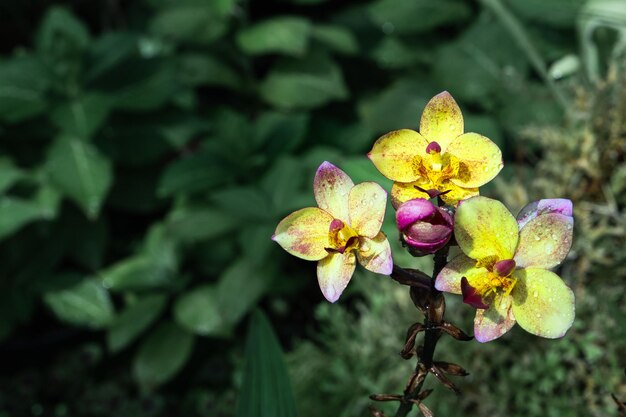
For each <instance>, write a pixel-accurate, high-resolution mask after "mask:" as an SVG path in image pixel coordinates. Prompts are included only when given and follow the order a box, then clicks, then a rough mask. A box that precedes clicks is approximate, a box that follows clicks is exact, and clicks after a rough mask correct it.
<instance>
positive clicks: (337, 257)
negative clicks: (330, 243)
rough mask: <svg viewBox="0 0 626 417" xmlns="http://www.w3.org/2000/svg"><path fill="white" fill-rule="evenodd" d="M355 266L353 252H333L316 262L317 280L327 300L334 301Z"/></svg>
mask: <svg viewBox="0 0 626 417" xmlns="http://www.w3.org/2000/svg"><path fill="white" fill-rule="evenodd" d="M355 268H356V256H355V255H354V252H344V253H339V252H334V253H331V254H329V255H328V256H327V257H326V258H324V259H322V260H321V261H319V262H318V263H317V282H318V283H319V285H320V289H321V290H322V294H324V297H325V298H326V299H327V300H328V301H330V302H331V303H334V302H335V301H337V300H338V299H339V297H340V296H341V293H342V292H343V290H345V289H346V287H347V286H348V283H349V282H350V279H351V278H352V274H353V273H354V269H355Z"/></svg>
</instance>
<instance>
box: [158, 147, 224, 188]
mask: <svg viewBox="0 0 626 417" xmlns="http://www.w3.org/2000/svg"><path fill="white" fill-rule="evenodd" d="M225 179H226V178H225V176H224V167H222V165H221V164H220V163H219V161H218V160H217V158H216V157H215V155H213V154H212V153H210V152H198V153H195V154H193V155H190V156H186V157H183V158H181V159H178V160H177V161H174V162H172V163H171V164H169V165H168V167H167V168H166V169H165V172H163V175H162V176H161V179H160V181H159V186H158V190H157V193H158V195H159V196H160V197H170V196H172V195H174V194H182V193H193V192H198V191H205V190H210V189H211V188H214V187H215V186H217V185H219V184H221V183H222V182H223V181H224V180H225Z"/></svg>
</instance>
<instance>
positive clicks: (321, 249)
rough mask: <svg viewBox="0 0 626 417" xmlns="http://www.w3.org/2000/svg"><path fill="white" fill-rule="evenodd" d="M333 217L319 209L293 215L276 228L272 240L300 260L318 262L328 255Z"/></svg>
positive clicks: (306, 209) (297, 212)
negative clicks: (329, 232)
mask: <svg viewBox="0 0 626 417" xmlns="http://www.w3.org/2000/svg"><path fill="white" fill-rule="evenodd" d="M332 221H333V216H331V215H330V214H328V213H327V212H325V211H324V210H322V209H319V208H317V207H307V208H303V209H301V210H298V211H296V212H293V213H291V214H290V215H289V216H287V217H285V218H284V219H283V220H281V222H280V223H278V226H276V231H275V232H274V235H273V236H272V240H274V241H275V242H277V243H278V244H279V245H280V246H282V248H283V249H285V250H286V251H287V252H289V253H290V254H292V255H294V256H297V257H298V258H302V259H306V260H307V261H317V260H320V259H322V258H324V257H326V256H327V255H328V252H327V251H326V249H325V248H328V247H329V246H330V243H329V241H328V231H329V229H330V224H331V223H332Z"/></svg>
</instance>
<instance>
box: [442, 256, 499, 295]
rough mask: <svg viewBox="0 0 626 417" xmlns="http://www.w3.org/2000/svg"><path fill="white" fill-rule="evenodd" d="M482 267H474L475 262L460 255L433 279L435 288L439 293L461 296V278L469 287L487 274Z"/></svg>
mask: <svg viewBox="0 0 626 417" xmlns="http://www.w3.org/2000/svg"><path fill="white" fill-rule="evenodd" d="M487 273H488V271H487V269H486V268H483V267H476V261H475V260H474V259H472V258H469V257H467V256H466V255H465V254H463V253H460V254H458V255H457V256H455V257H454V258H452V259H451V260H450V262H448V263H447V264H446V266H444V267H443V269H442V270H441V272H439V274H438V275H437V278H435V288H437V289H438V290H439V291H445V292H450V293H453V294H461V278H463V277H466V278H467V281H468V283H469V284H470V285H471V286H475V284H476V283H477V282H478V281H479V280H480V278H481V277H483V276H484V275H485V274H487Z"/></svg>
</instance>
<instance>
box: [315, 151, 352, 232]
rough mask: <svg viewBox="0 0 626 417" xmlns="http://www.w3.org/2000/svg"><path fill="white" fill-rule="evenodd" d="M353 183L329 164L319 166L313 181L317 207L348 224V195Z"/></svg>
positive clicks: (343, 173)
mask: <svg viewBox="0 0 626 417" xmlns="http://www.w3.org/2000/svg"><path fill="white" fill-rule="evenodd" d="M352 187H354V183H353V182H352V180H351V179H350V177H349V176H348V174H346V173H345V172H343V171H342V170H341V169H339V168H337V167H336V166H334V165H333V164H331V163H330V162H324V163H322V165H320V166H319V168H318V169H317V172H316V173H315V179H314V181H313V193H314V194H315V200H316V201H317V205H318V206H319V207H320V208H321V209H323V210H325V211H327V212H328V213H330V214H331V215H333V217H335V218H336V219H339V220H342V221H344V222H345V223H349V221H350V214H349V209H348V194H349V193H350V190H351V189H352Z"/></svg>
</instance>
